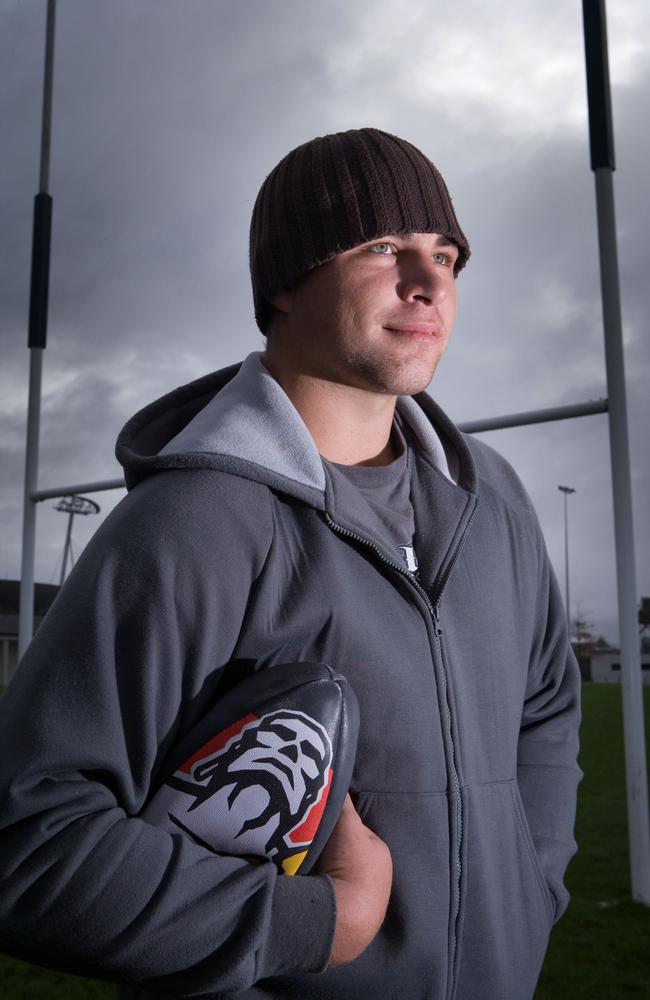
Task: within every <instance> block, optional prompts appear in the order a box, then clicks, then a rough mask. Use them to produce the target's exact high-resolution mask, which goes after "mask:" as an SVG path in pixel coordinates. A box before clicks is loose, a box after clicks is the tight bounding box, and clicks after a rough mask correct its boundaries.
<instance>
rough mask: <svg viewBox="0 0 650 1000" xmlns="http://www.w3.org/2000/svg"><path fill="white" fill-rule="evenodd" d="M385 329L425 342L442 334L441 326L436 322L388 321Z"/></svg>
mask: <svg viewBox="0 0 650 1000" xmlns="http://www.w3.org/2000/svg"><path fill="white" fill-rule="evenodd" d="M384 329H385V330H388V332H389V333H394V334H396V335H397V336H400V337H408V338H410V339H411V340H421V341H425V342H426V341H432V340H435V339H436V338H437V337H439V336H440V327H439V326H437V325H436V324H435V323H387V324H386V325H385V327H384Z"/></svg>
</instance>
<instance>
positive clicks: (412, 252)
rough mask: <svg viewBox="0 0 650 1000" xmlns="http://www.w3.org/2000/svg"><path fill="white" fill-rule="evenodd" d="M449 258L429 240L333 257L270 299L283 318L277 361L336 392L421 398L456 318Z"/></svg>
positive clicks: (443, 242) (396, 240) (384, 243)
mask: <svg viewBox="0 0 650 1000" xmlns="http://www.w3.org/2000/svg"><path fill="white" fill-rule="evenodd" d="M457 256H458V250H457V248H456V247H455V246H454V245H453V244H451V243H449V241H448V240H447V239H446V238H445V237H442V236H439V235H437V234H435V233H413V234H409V235H407V236H385V237H382V238H380V239H376V240H372V241H371V242H370V243H364V244H361V245H360V246H357V247H354V248H353V249H352V250H347V251H345V252H343V253H339V254H337V256H336V257H333V258H332V260H330V261H328V262H327V263H326V264H322V265H321V266H320V267H316V268H314V269H313V270H312V271H309V272H308V273H307V274H306V275H305V276H304V277H303V278H301V279H300V280H299V281H298V282H297V283H296V285H295V286H294V287H293V288H291V289H289V290H285V291H282V292H280V293H279V294H278V295H277V296H275V298H274V301H275V303H276V305H277V306H278V308H279V309H280V310H281V311H282V312H284V313H285V314H286V316H285V320H286V323H285V324H284V329H283V331H282V339H283V340H284V342H285V343H284V347H285V350H284V351H283V356H284V357H285V359H286V358H289V359H290V360H289V362H288V363H289V364H290V365H291V367H292V369H294V370H295V371H299V372H301V373H304V374H308V375H312V376H314V377H317V378H321V379H324V380H326V381H331V382H335V383H338V384H340V385H347V386H353V387H356V388H360V389H366V390H369V391H371V392H378V393H384V394H390V395H411V394H413V393H416V392H421V391H422V390H424V389H425V388H426V387H427V385H428V384H429V382H430V381H431V379H432V377H433V373H434V371H435V369H436V366H437V364H438V361H439V360H440V358H441V357H442V354H443V352H444V350H445V347H446V344H447V340H448V338H449V334H450V332H451V328H452V326H453V322H454V318H455V315H456V283H455V279H454V264H455V262H456V259H457ZM274 336H275V331H273V332H272V333H271V336H270V338H269V350H270V352H273V349H274V345H273V338H274ZM287 338H288V340H289V341H290V343H288V342H287ZM289 349H290V350H289Z"/></svg>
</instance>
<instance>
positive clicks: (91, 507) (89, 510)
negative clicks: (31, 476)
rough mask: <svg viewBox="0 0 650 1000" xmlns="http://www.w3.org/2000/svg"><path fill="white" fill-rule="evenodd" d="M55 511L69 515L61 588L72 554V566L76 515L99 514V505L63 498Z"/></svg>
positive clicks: (80, 498)
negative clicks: (73, 532) (73, 531)
mask: <svg viewBox="0 0 650 1000" xmlns="http://www.w3.org/2000/svg"><path fill="white" fill-rule="evenodd" d="M54 509H55V510H60V511H63V513H65V514H68V515H69V516H68V527H67V530H66V533H65V543H64V545H63V561H62V563H61V579H60V580H59V586H60V587H62V586H63V581H64V580H65V571H66V567H67V565H68V554H70V563H71V564H72V522H73V520H74V516H75V514H99V510H100V507H99V504H98V503H95V501H94V500H89V499H88V497H79V496H71V497H61V499H60V500H59V502H58V503H57V504H55V505H54Z"/></svg>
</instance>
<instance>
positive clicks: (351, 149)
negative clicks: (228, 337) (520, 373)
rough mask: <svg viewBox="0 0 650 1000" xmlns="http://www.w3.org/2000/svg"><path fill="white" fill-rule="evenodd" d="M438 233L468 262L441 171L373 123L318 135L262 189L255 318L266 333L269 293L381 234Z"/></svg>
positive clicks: (256, 218) (255, 236)
mask: <svg viewBox="0 0 650 1000" xmlns="http://www.w3.org/2000/svg"><path fill="white" fill-rule="evenodd" d="M400 233H440V234H441V235H443V236H447V237H449V239H451V240H453V242H454V243H456V244H458V247H459V250H460V254H459V256H458V261H457V263H456V267H455V274H458V272H459V271H460V270H461V269H462V268H463V267H464V266H465V264H466V263H467V261H468V259H469V254H470V250H469V244H468V242H467V240H466V238H465V234H464V233H463V231H462V229H461V228H460V226H459V224H458V220H457V218H456V215H455V213H454V208H453V205H452V203H451V198H450V197H449V192H448V191H447V187H446V185H445V182H444V180H443V179H442V177H441V175H440V174H439V172H438V171H437V170H436V168H435V167H434V165H433V163H431V161H430V160H428V159H427V157H426V156H425V155H424V154H423V153H421V152H420V150H419V149H416V147H415V146H412V145H411V143H410V142H406V141H405V140H404V139H399V138H398V137H397V136H395V135H389V134H388V133H387V132H381V131H380V130H379V129H376V128H361V129H352V130H351V131H349V132H336V133H335V134H333V135H325V136H320V137H319V138H316V139H312V140H311V141H310V142H306V143H304V144H303V145H302V146H298V147H297V149H294V150H292V151H291V152H290V153H287V155H286V156H285V157H284V158H283V159H282V160H281V161H280V162H279V163H278V165H277V166H276V167H275V168H274V169H273V170H272V171H271V173H270V174H269V175H268V177H267V178H266V180H265V181H264V183H263V184H262V187H261V188H260V191H259V194H258V196H257V200H256V202H255V207H254V208H253V218H252V221H251V231H250V268H251V279H252V282H253V299H254V303H255V318H256V320H257V325H258V326H259V328H260V330H261V331H262V333H265V332H266V328H267V326H268V323H269V320H270V317H271V310H272V306H271V304H270V302H269V296H271V295H273V294H274V293H275V292H277V291H279V289H281V288H286V287H290V286H291V285H292V284H293V283H294V282H295V281H296V280H297V279H298V278H300V277H301V276H302V275H303V274H306V272H307V271H310V270H311V269H312V268H313V267H317V266H318V265H319V264H324V263H325V261H327V260H330V258H331V257H334V256H335V255H336V254H337V253H341V251H343V250H350V249H351V248H352V247H355V246H358V245H359V244H360V243H366V242H368V241H369V240H373V239H375V238H376V237H377V236H387V235H391V234H392V235H396V236H397V235H399V234H400Z"/></svg>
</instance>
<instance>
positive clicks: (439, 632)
mask: <svg viewBox="0 0 650 1000" xmlns="http://www.w3.org/2000/svg"><path fill="white" fill-rule="evenodd" d="M433 621H434V624H435V626H436V635H442V629H441V628H440V605H439V604H434V606H433Z"/></svg>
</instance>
